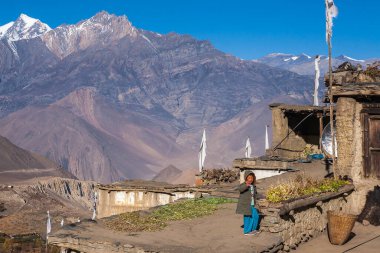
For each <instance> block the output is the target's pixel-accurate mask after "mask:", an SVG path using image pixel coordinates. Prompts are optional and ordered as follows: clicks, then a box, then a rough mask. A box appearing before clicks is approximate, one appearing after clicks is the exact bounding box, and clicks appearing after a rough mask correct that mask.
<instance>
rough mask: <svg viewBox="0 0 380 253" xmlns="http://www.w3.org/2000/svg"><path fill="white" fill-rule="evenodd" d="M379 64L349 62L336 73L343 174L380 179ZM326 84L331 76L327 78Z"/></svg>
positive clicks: (336, 99) (338, 162) (339, 162)
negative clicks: (361, 66)
mask: <svg viewBox="0 0 380 253" xmlns="http://www.w3.org/2000/svg"><path fill="white" fill-rule="evenodd" d="M378 65H379V64H376V63H375V64H373V65H372V66H368V67H367V69H366V70H364V71H363V70H360V69H357V68H355V67H353V66H351V65H350V64H348V63H346V64H344V65H342V66H341V67H340V68H338V69H337V70H336V71H334V73H333V89H332V90H333V95H334V102H335V103H336V129H337V136H336V139H337V144H338V145H337V156H338V159H337V168H336V171H337V173H338V174H339V175H348V176H350V177H351V178H353V179H354V181H358V180H361V179H380V70H379V69H378V67H379V66H378ZM326 85H328V83H327V79H326Z"/></svg>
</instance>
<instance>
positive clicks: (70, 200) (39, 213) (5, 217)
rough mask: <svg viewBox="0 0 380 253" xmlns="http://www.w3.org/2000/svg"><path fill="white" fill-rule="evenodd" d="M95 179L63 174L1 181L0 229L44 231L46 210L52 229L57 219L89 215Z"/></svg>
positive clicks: (17, 232)
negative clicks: (18, 182)
mask: <svg viewBox="0 0 380 253" xmlns="http://www.w3.org/2000/svg"><path fill="white" fill-rule="evenodd" d="M93 194H94V182H88V181H79V180H74V179H63V178H44V179H41V180H35V181H32V180H31V181H28V182H26V183H24V184H22V185H13V186H8V185H0V203H3V204H4V205H3V206H4V209H5V210H4V211H2V212H1V213H0V217H1V218H0V220H1V222H0V231H2V232H4V233H6V234H20V233H38V234H41V235H44V234H45V231H46V219H47V211H50V215H51V217H52V229H53V230H55V229H58V228H59V227H60V222H61V220H62V219H64V222H65V223H66V224H67V223H71V222H76V221H77V220H78V218H80V219H84V218H91V214H92V210H91V208H92V205H93V204H92V203H93V202H92V201H93Z"/></svg>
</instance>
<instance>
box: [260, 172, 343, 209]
mask: <svg viewBox="0 0 380 253" xmlns="http://www.w3.org/2000/svg"><path fill="white" fill-rule="evenodd" d="M347 184H350V182H349V181H345V180H340V179H320V180H317V179H313V178H310V177H305V176H304V175H298V176H297V177H295V178H293V179H291V180H289V181H288V182H284V183H280V184H278V185H274V186H271V187H269V189H268V190H267V192H266V199H267V200H268V201H269V202H273V203H278V202H281V201H285V200H289V199H295V198H300V197H304V196H309V195H313V194H316V193H322V192H336V191H338V189H339V188H340V187H342V186H344V185H347Z"/></svg>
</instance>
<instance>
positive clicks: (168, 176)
mask: <svg viewBox="0 0 380 253" xmlns="http://www.w3.org/2000/svg"><path fill="white" fill-rule="evenodd" d="M181 174H182V171H181V170H180V169H178V168H177V167H175V166H173V165H169V166H168V167H166V168H165V169H163V170H161V171H160V172H158V173H157V175H156V176H155V177H154V178H153V179H152V180H153V181H157V182H168V183H170V182H173V181H174V180H175V179H176V178H177V177H179V176H180V175H181Z"/></svg>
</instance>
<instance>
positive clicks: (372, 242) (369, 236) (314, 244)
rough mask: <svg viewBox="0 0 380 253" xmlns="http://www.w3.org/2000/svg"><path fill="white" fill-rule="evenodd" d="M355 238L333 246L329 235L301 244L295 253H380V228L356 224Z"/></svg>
mask: <svg viewBox="0 0 380 253" xmlns="http://www.w3.org/2000/svg"><path fill="white" fill-rule="evenodd" d="M352 232H353V234H354V236H353V237H352V238H351V239H350V240H349V241H348V242H347V243H346V244H344V245H332V244H331V243H330V242H329V240H328V237H327V233H325V234H323V235H321V236H319V237H317V238H315V239H313V240H311V241H309V242H307V243H305V244H301V245H300V246H299V247H298V248H297V249H296V250H295V251H292V252H295V253H306V252H307V253H320V252H329V253H343V252H347V253H378V252H380V226H377V227H376V226H372V225H369V226H363V225H362V224H361V223H358V222H357V223H356V224H355V227H354V229H353V231H352Z"/></svg>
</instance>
